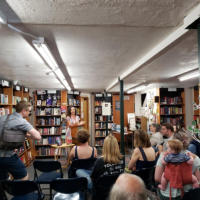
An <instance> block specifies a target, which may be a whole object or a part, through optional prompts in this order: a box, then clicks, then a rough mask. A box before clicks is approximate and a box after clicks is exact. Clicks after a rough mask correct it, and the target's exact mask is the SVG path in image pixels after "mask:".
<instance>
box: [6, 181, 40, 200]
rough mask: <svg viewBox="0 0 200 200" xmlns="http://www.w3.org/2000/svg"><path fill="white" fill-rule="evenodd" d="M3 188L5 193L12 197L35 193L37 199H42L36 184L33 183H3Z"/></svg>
mask: <svg viewBox="0 0 200 200" xmlns="http://www.w3.org/2000/svg"><path fill="white" fill-rule="evenodd" d="M3 188H4V190H5V191H6V192H7V193H9V194H10V195H12V196H22V195H26V194H29V193H33V192H35V191H37V194H38V199H39V200H40V199H42V194H41V192H40V190H39V188H38V185H37V183H35V182H34V181H29V180H26V181H21V180H20V181H19V180H14V181H4V182H3Z"/></svg>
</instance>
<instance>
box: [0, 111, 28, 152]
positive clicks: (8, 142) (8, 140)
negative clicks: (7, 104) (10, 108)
mask: <svg viewBox="0 0 200 200" xmlns="http://www.w3.org/2000/svg"><path fill="white" fill-rule="evenodd" d="M9 118H10V115H8V116H7V118H6V120H5V122H4V124H3V128H2V131H1V133H0V149H3V150H14V149H17V148H19V147H20V146H22V145H23V142H24V141H25V134H24V132H23V131H22V130H13V129H8V127H7V124H8V121H9Z"/></svg>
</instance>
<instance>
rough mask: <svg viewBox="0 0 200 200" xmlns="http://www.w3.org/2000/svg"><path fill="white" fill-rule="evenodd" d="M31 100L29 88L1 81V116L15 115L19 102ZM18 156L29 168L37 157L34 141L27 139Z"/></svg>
mask: <svg viewBox="0 0 200 200" xmlns="http://www.w3.org/2000/svg"><path fill="white" fill-rule="evenodd" d="M29 99H30V97H29V89H28V88H26V87H23V86H19V85H15V86H14V85H12V84H11V82H10V81H7V80H1V81H0V116H2V115H7V114H11V113H13V112H14V111H15V106H16V104H17V103H18V102H19V101H21V100H25V101H29ZM27 120H29V119H27ZM17 154H18V156H19V158H20V159H21V160H22V162H23V163H24V164H25V165H26V166H29V165H30V164H31V162H32V161H33V160H34V155H35V149H34V145H33V143H32V140H30V139H26V140H25V142H24V144H23V145H22V146H21V147H20V148H19V149H18V152H17Z"/></svg>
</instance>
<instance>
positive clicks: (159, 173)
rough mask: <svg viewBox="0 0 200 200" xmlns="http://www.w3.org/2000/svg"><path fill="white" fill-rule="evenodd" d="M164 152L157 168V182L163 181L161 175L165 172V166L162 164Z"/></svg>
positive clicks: (155, 175)
mask: <svg viewBox="0 0 200 200" xmlns="http://www.w3.org/2000/svg"><path fill="white" fill-rule="evenodd" d="M162 159H163V154H161V155H160V157H159V159H158V161H157V164H156V169H155V174H154V179H155V181H156V182H159V183H160V182H161V177H162V174H163V172H164V166H163V165H162Z"/></svg>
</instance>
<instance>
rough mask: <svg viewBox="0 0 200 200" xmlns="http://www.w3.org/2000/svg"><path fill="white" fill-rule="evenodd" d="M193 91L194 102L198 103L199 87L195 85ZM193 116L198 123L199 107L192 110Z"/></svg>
mask: <svg viewBox="0 0 200 200" xmlns="http://www.w3.org/2000/svg"><path fill="white" fill-rule="evenodd" d="M193 91H194V103H196V104H197V105H199V87H198V86H195V87H194V89H193ZM193 118H194V120H195V121H196V123H197V124H199V123H200V109H198V110H194V111H193Z"/></svg>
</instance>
